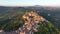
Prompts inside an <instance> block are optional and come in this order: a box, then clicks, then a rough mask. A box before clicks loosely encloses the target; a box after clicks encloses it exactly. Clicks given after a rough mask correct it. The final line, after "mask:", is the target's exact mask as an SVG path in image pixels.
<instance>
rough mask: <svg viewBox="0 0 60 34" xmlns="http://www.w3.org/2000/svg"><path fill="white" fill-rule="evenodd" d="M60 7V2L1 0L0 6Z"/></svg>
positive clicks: (50, 0)
mask: <svg viewBox="0 0 60 34" xmlns="http://www.w3.org/2000/svg"><path fill="white" fill-rule="evenodd" d="M34 5H41V6H60V0H0V6H34Z"/></svg>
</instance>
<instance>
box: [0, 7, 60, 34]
mask: <svg viewBox="0 0 60 34" xmlns="http://www.w3.org/2000/svg"><path fill="white" fill-rule="evenodd" d="M36 8H38V9H36ZM0 9H2V8H0ZM28 10H29V11H31V10H32V11H34V12H37V13H38V14H39V15H40V16H42V17H44V18H45V19H47V20H48V22H44V23H40V24H38V25H40V29H39V31H38V32H35V34H60V30H59V28H60V16H59V15H60V10H57V9H56V10H48V9H43V8H42V7H41V8H39V7H33V9H32V7H29V8H26V7H14V8H7V9H2V11H1V10H0V29H2V30H4V31H15V30H17V29H18V28H19V27H21V26H22V25H23V24H24V23H23V22H24V21H22V19H21V17H22V15H24V14H25V12H26V11H28ZM29 11H28V12H29Z"/></svg>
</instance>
